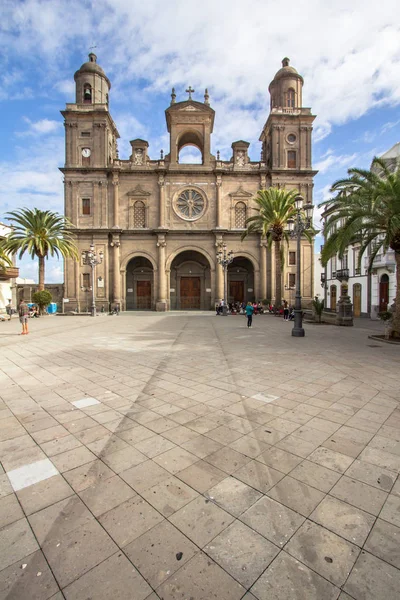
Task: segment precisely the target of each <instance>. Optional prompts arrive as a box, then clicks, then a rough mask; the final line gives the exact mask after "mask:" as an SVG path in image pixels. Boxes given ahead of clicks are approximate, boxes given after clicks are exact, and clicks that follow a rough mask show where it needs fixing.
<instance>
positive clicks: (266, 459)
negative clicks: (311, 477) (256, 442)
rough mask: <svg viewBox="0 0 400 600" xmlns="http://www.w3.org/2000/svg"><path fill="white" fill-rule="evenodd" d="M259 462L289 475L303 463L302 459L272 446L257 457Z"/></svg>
mask: <svg viewBox="0 0 400 600" xmlns="http://www.w3.org/2000/svg"><path fill="white" fill-rule="evenodd" d="M257 460H258V461H259V462H262V463H264V464H266V465H268V466H269V467H273V468H274V469H277V470H278V471H281V472H282V473H285V474H286V475H287V474H288V473H290V471H292V470H293V469H294V468H295V467H296V466H297V465H298V464H299V463H300V462H301V461H302V458H300V457H299V456H295V455H294V454H291V453H290V452H286V451H285V450H280V449H279V448H276V447H274V446H271V447H270V448H268V450H266V451H265V452H263V453H262V454H260V455H259V456H257Z"/></svg>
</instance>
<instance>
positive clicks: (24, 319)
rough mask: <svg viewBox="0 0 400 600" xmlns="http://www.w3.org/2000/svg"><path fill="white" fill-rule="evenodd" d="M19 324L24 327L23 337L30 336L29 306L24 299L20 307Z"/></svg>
mask: <svg viewBox="0 0 400 600" xmlns="http://www.w3.org/2000/svg"><path fill="white" fill-rule="evenodd" d="M18 314H19V322H20V323H21V325H22V333H21V335H28V333H29V331H28V318H29V306H28V305H27V304H26V302H25V300H24V299H23V298H22V299H21V301H20V303H19V306H18Z"/></svg>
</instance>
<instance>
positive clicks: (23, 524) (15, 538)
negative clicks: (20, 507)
mask: <svg viewBox="0 0 400 600" xmlns="http://www.w3.org/2000/svg"><path fill="white" fill-rule="evenodd" d="M38 548H39V546H38V544H37V541H36V539H35V538H34V536H33V533H32V531H31V528H30V527H29V523H28V521H27V520H26V519H20V520H19V521H15V522H14V523H11V524H10V525H7V526H6V527H3V529H1V530H0V549H1V552H0V571H1V570H2V569H5V568H6V567H8V566H10V565H12V564H14V563H15V562H16V561H17V560H21V559H22V558H24V556H28V555H29V554H31V553H32V552H35V550H38Z"/></svg>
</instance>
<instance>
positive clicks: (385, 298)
mask: <svg viewBox="0 0 400 600" xmlns="http://www.w3.org/2000/svg"><path fill="white" fill-rule="evenodd" d="M388 304H389V277H388V276H387V275H382V277H381V280H380V282H379V312H383V311H385V310H387V307H388Z"/></svg>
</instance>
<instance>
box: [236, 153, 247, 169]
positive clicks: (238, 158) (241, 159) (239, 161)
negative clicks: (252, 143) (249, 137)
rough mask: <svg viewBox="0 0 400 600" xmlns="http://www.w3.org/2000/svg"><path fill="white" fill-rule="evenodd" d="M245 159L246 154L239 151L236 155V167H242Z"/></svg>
mask: <svg viewBox="0 0 400 600" xmlns="http://www.w3.org/2000/svg"><path fill="white" fill-rule="evenodd" d="M245 159H246V153H245V152H244V150H239V151H238V153H237V154H236V164H237V166H238V167H244V163H245Z"/></svg>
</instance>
